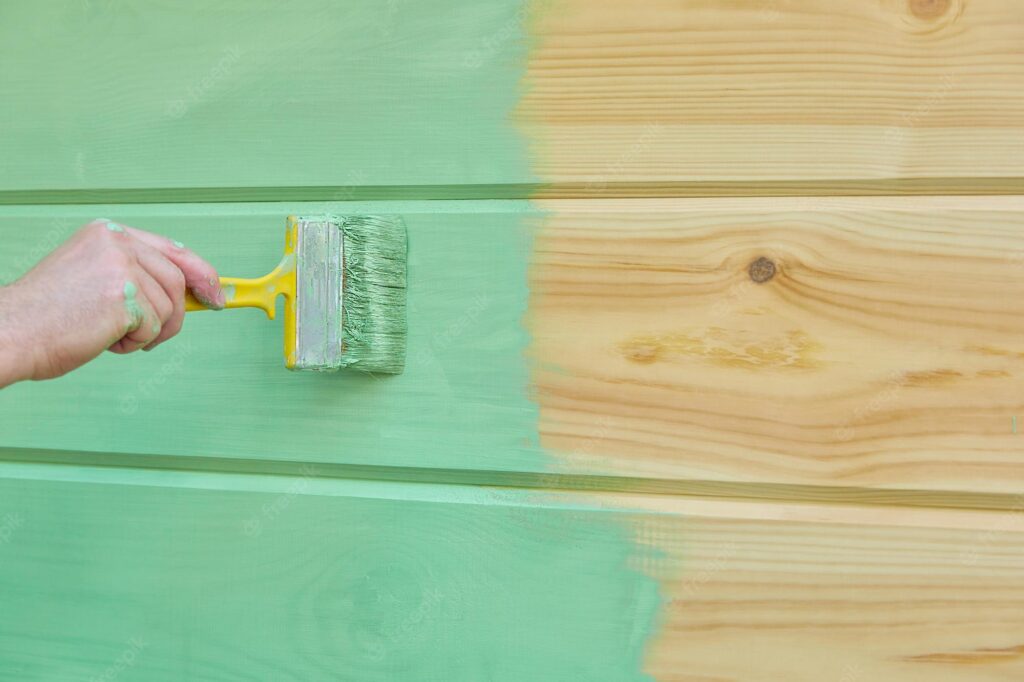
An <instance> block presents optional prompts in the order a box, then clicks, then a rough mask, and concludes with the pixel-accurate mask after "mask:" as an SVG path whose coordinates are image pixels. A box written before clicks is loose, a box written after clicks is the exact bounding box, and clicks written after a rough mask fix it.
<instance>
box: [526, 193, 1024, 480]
mask: <svg viewBox="0 0 1024 682" xmlns="http://www.w3.org/2000/svg"><path fill="white" fill-rule="evenodd" d="M546 207H547V208H548V209H549V211H550V212H549V214H548V218H547V219H546V221H545V224H544V228H543V230H542V231H541V232H540V233H539V234H538V236H537V238H536V242H535V256H534V258H535V262H534V266H533V268H532V270H531V300H530V329H531V330H532V333H533V341H532V346H531V355H532V356H533V357H534V358H536V359H537V362H536V364H535V366H534V378H533V381H534V384H535V388H536V395H537V399H538V401H539V403H540V406H541V407H540V410H541V412H540V433H541V443H542V445H543V446H544V447H546V448H547V449H549V450H551V451H554V452H557V453H559V461H560V462H561V463H562V464H563V466H564V467H565V470H567V471H579V470H591V471H592V470H602V471H614V472H618V473H621V474H623V475H630V476H636V477H657V478H666V479H677V480H693V481H719V482H743V483H749V484H752V485H755V486H756V485H763V492H764V493H765V494H768V495H771V488H772V486H773V485H775V484H798V485H804V484H807V485H814V486H834V487H836V489H837V490H838V489H839V488H841V487H856V488H862V489H875V490H883V489H915V490H932V491H945V492H943V495H945V494H947V493H950V492H951V491H983V492H988V493H1005V494H1013V493H1016V492H1019V491H1020V490H1021V489H1022V485H1024V468H1022V467H1021V454H1020V453H1021V448H1022V445H1024V440H1022V439H1024V389H1022V387H1021V375H1022V372H1024V314H1022V313H1024V308H1022V305H1024V304H1022V301H1024V202H1022V201H1021V199H1020V198H1019V197H1007V198H1002V199H999V198H964V197H960V198H958V197H948V198H920V199H911V198H903V199H900V198H891V199H888V198H879V199H847V200H827V199H822V200H819V199H798V198H797V199H777V200H776V199H711V200H689V199H683V200H662V201H654V200H652V201H640V200H621V201H618V202H616V201H590V202H587V201H580V202H573V201H565V202H558V201H555V202H551V203H550V204H546ZM939 497H941V496H939Z"/></svg>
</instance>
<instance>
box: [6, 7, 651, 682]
mask: <svg viewBox="0 0 1024 682" xmlns="http://www.w3.org/2000/svg"><path fill="white" fill-rule="evenodd" d="M528 19H529V17H528V13H526V12H525V11H524V8H523V5H521V4H520V2H519V1H518V0H498V1H496V2H487V3H480V2H476V1H471V0H419V1H417V2H412V0H386V1H385V2H380V1H379V0H352V1H350V2H345V3H337V2H329V1H328V0H301V1H300V2H293V3H280V2H243V1H242V0H234V1H231V2H218V3H198V2H195V3H191V2H190V3H150V2H141V1H138V2H136V1H132V0H86V1H81V0H74V1H72V0H66V1H60V2H58V1H56V0H49V1H41V2H37V3H22V4H15V3H6V4H3V5H2V6H0V118H2V119H3V120H4V121H5V125H4V127H3V130H0V203H6V204H11V202H22V203H28V204H30V203H37V204H38V205H34V206H32V205H16V204H15V205H6V206H4V207H3V208H0V238H2V239H3V240H4V245H5V248H4V249H2V250H0V280H2V281H7V280H10V279H13V278H14V277H16V276H18V275H20V274H21V273H22V272H23V271H24V270H25V269H27V267H29V266H30V265H31V264H32V263H33V262H34V261H35V260H38V258H39V257H41V256H42V255H44V254H45V253H46V252H47V251H48V250H49V249H51V248H53V247H54V246H55V245H56V244H58V243H59V242H60V241H62V240H63V239H65V238H66V237H67V236H68V235H69V234H70V232H71V230H72V229H73V228H74V227H75V226H76V225H78V224H80V223H82V222H85V221H87V220H89V219H92V218H95V217H96V216H97V215H105V216H109V217H110V219H111V220H115V221H117V222H118V223H123V224H128V225H134V226H137V227H141V228H143V229H149V230H152V231H155V232H160V233H163V234H167V235H169V236H171V237H173V238H174V239H178V240H181V241H182V242H183V243H186V244H188V245H189V247H190V248H193V249H195V250H196V251H197V252H199V253H200V254H202V255H204V256H206V257H207V258H209V259H210V260H211V261H212V262H213V263H214V264H215V265H217V266H218V268H219V269H220V270H221V274H222V275H227V276H243V277H244V276H255V275H261V274H265V273H266V272H267V271H269V269H270V268H271V267H273V265H274V264H276V263H277V262H278V260H279V259H280V255H281V251H282V248H283V235H284V217H285V216H286V215H288V214H291V213H342V214H343V213H346V212H369V213H378V214H387V213H391V214H399V215H401V216H402V217H403V219H404V220H405V222H406V224H407V226H408V228H409V238H410V251H409V255H410V261H409V292H410V297H409V357H408V364H407V370H406V372H405V374H403V375H401V376H399V377H393V378H392V377H388V378H377V377H367V376H362V375H359V374H354V373H343V374H338V375H331V376H317V375H304V374H296V373H290V372H288V371H286V370H285V369H284V368H283V361H282V358H281V344H282V329H281V323H280V319H279V320H278V321H277V322H274V323H271V322H268V321H267V320H266V319H265V317H264V316H263V315H262V314H261V313H259V312H258V311H251V310H249V311H246V310H243V311H230V312H226V313H220V314H217V315H213V314H206V313H199V314H195V315H191V316H190V317H189V319H188V320H187V322H186V327H185V331H184V332H183V334H182V335H181V337H180V338H178V339H175V340H174V341H172V342H170V343H168V344H164V345H163V346H161V347H160V348H159V349H157V350H156V351H154V352H153V353H136V354H133V355H130V356H126V357H122V356H113V355H109V354H108V355H106V356H104V357H102V358H101V359H100V360H98V361H97V362H95V363H92V364H90V365H89V366H87V367H85V368H83V369H81V370H80V371H78V372H75V373H73V374H72V375H69V376H67V377H64V378H62V379H60V380H57V381H54V382H49V383H46V384H20V385H17V386H14V387H11V388H9V389H5V390H4V391H2V392H0V612H2V613H3V614H4V618H3V619H0V678H5V679H18V680H82V679H86V680H93V679H95V680H105V681H106V680H113V679H124V680H129V679H139V680H180V679H224V680H227V679H275V680H276V679H281V680H288V679H295V680H317V679H341V680H359V681H363V680H371V681H372V680H445V681H446V682H447V681H449V680H452V681H454V682H459V681H461V680H466V681H467V682H468V681H474V682H475V681H477V680H568V679H588V680H609V681H611V680H616V681H618V680H626V681H629V680H635V679H643V675H642V673H641V672H640V670H641V669H642V657H643V654H644V650H645V647H646V645H647V643H648V641H649V640H650V638H651V637H652V631H653V628H654V624H655V619H656V611H657V607H658V596H657V594H658V589H657V583H656V582H655V581H654V580H652V579H651V578H649V577H647V576H646V575H645V573H644V572H643V571H642V570H638V568H637V567H638V566H642V565H643V564H644V563H645V562H646V561H647V560H648V559H649V557H647V556H646V552H645V551H644V550H642V549H641V548H640V546H638V545H637V544H636V543H635V541H634V537H635V533H636V532H637V529H636V527H635V526H634V520H635V519H636V518H637V517H636V516H634V515H632V514H629V513H627V512H625V511H622V510H619V511H614V512H613V511H607V510H606V509H605V508H604V504H605V502H604V501H602V502H596V501H593V500H586V499H584V498H582V497H580V496H579V495H576V496H574V497H573V500H575V501H574V502H565V503H560V502H559V503H556V502H552V501H551V499H552V498H551V496H549V495H547V494H542V493H540V492H537V491H532V492H526V491H514V490H508V491H501V490H498V489H494V488H490V487H487V486H488V483H489V482H490V483H493V481H488V480H487V479H486V473H487V472H495V473H496V476H500V473H499V472H506V474H507V475H508V476H513V475H514V474H515V473H516V472H532V473H540V472H546V471H549V470H550V469H551V468H552V464H553V462H552V460H551V456H550V455H549V454H548V453H545V452H544V451H543V450H542V449H541V448H540V446H539V444H538V442H537V439H538V436H537V420H538V413H537V406H536V405H535V403H534V402H533V401H532V400H531V395H530V392H531V388H530V381H529V362H528V359H527V357H526V356H525V353H526V349H527V347H528V344H529V338H528V332H527V330H526V329H525V328H524V321H523V320H524V316H525V315H526V314H527V300H528V298H527V297H528V268H529V264H530V261H531V242H532V238H533V234H534V232H535V231H536V230H537V229H539V226H540V224H541V223H542V221H543V216H542V215H541V214H540V213H539V212H538V211H537V210H535V209H534V208H533V207H531V206H530V204H529V203H528V202H525V201H495V200H492V201H409V199H410V198H413V197H422V198H443V197H455V196H457V197H466V196H473V197H480V198H491V199H494V198H496V197H503V196H506V197H507V196H522V195H523V192H524V191H525V190H524V188H526V189H529V188H533V187H536V186H537V185H536V182H537V181H536V179H535V178H534V177H533V175H532V173H531V172H530V168H529V164H528V158H527V152H526V144H525V141H524V140H522V139H520V137H519V136H518V134H517V133H516V131H515V128H514V126H513V125H512V124H511V123H510V113H511V112H512V110H513V109H514V107H515V105H516V103H517V101H518V98H519V97H520V78H521V74H522V68H523V62H524V59H525V56H526V51H527V49H528V46H529V38H528V37H527V36H526V35H525V32H526V31H525V29H526V24H527V23H528ZM304 188H305V189H304ZM308 188H318V192H317V193H316V197H317V198H318V199H323V200H324V201H325V202H326V203H299V202H297V201H293V200H294V199H300V198H302V197H304V196H308V193H307V192H306V189H308ZM324 188H329V190H330V193H329V194H328V195H326V196H325V195H324V194H323V191H324ZM71 197H82V201H83V202H84V203H92V204H96V202H97V197H107V198H108V200H109V201H110V202H111V203H110V204H109V205H92V206H82V205H68V203H67V202H68V200H69V198H71ZM153 197H160V198H161V200H163V201H166V202H168V203H166V204H144V203H138V202H139V201H140V200H148V201H152V200H153ZM231 197H236V198H237V197H249V198H253V199H258V200H263V201H268V202H273V201H278V202H282V203H261V204H199V203H189V202H198V201H203V200H210V201H223V200H225V199H230V198H231ZM366 197H374V198H380V197H385V198H387V199H388V200H389V201H374V202H371V203H361V204H360V203H342V202H344V201H347V200H350V199H357V198H366ZM43 201H46V202H51V203H52V204H62V205H61V206H56V205H43V204H40V203H39V202H43ZM128 203H131V204H132V205H127V204H128ZM35 449H42V450H49V451H51V452H53V451H66V452H64V453H62V454H70V453H82V458H83V461H91V462H93V463H111V462H109V461H108V460H107V459H105V458H110V457H114V456H117V455H118V454H119V453H127V456H129V457H130V460H131V461H129V462H124V461H120V462H119V463H118V465H117V466H110V467H97V468H89V467H83V466H75V465H74V464H69V463H64V464H60V465H43V464H28V463H14V462H9V461H8V462H3V460H4V459H5V457H6V458H8V459H12V458H13V456H12V455H11V453H22V454H24V453H30V452H31V451H33V450H35ZM147 456H152V457H153V459H154V461H157V460H158V461H159V462H164V461H167V459H168V458H176V459H175V460H174V461H176V462H183V461H184V462H195V463H196V466H195V469H196V470H190V467H189V465H188V464H184V465H181V466H178V467H177V470H161V469H159V468H146V467H147V465H145V464H143V462H144V461H147ZM214 461H229V462H235V461H237V462H239V463H240V464H244V465H245V467H244V468H243V469H242V470H241V471H246V472H248V473H227V472H221V473H215V472H209V471H205V472H204V471H199V469H202V468H203V465H204V464H205V463H209V462H214ZM281 461H286V462H295V463H296V464H291V465H290V466H291V467H293V468H294V467H302V466H303V465H301V464H297V463H301V462H324V463H329V464H330V465H333V466H334V467H335V468H334V469H332V470H331V471H333V472H334V475H332V476H328V475H322V476H321V475H318V474H315V473H308V474H303V473H301V472H302V471H305V469H300V473H299V474H298V475H293V476H276V475H266V474H260V475H253V474H254V473H256V472H259V471H260V467H259V466H255V465H252V463H256V464H257V465H258V464H261V463H265V464H267V465H268V467H270V468H273V466H281V464H280V462H281ZM133 462H135V463H134V464H133ZM275 463H276V464H275ZM157 466H159V464H158V465H157ZM344 467H350V470H351V471H371V470H372V469H373V468H375V467H376V468H378V470H379V469H380V468H388V469H391V470H394V471H396V472H402V477H403V479H405V480H401V481H399V480H392V481H387V482H385V481H374V480H363V481H356V480H347V479H346V478H344V477H343V476H344V473H343V472H344V471H345V469H344ZM360 467H361V468H360ZM460 470H461V471H465V472H466V473H467V474H471V476H472V478H473V482H474V485H468V486H452V485H443V484H440V483H437V482H431V481H437V480H440V477H435V476H434V475H433V473H432V472H434V471H437V472H442V471H444V472H449V473H450V472H452V471H460ZM310 471H314V470H310ZM291 473H293V474H294V473H295V472H294V471H291ZM481 475H483V476H485V478H484V479H483V480H480V476H481ZM416 481H421V482H416Z"/></svg>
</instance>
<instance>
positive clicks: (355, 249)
mask: <svg viewBox="0 0 1024 682" xmlns="http://www.w3.org/2000/svg"><path fill="white" fill-rule="evenodd" d="M406 250H407V237H406V230H405V224H404V223H403V222H402V220H401V219H400V218H398V217H397V216H356V215H346V216H335V215H319V216H307V217H297V216H289V218H288V222H287V231H286V235H285V253H284V258H283V259H282V260H281V262H280V264H278V266H277V267H276V268H274V270H273V271H272V272H271V273H270V274H268V275H266V276H264V277H260V278H258V279H237V278H232V277H222V278H221V279H220V283H221V286H222V287H223V289H224V298H225V301H226V306H225V307H227V308H260V309H261V310H263V311H264V312H266V313H267V317H269V318H270V319H274V315H275V312H276V302H277V297H278V296H284V297H285V306H284V310H285V320H284V357H285V366H286V367H288V369H295V370H310V371H317V372H324V371H334V370H338V369H342V368H351V369H356V370H360V371H363V372H380V373H384V374H399V373H401V372H402V370H403V369H404V367H405V343H406V321H405V301H406ZM185 308H186V310H189V311H195V310H208V309H209V308H208V307H207V306H205V305H204V304H203V303H201V302H199V301H198V300H197V299H196V298H195V297H193V296H192V294H191V293H189V294H188V295H187V296H186V305H185Z"/></svg>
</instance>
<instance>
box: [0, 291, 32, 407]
mask: <svg viewBox="0 0 1024 682" xmlns="http://www.w3.org/2000/svg"><path fill="white" fill-rule="evenodd" d="M21 310H22V307H21V306H20V305H19V304H18V290H17V284H9V285H7V286H4V287H0V388H3V387H4V386H8V385H10V384H13V383H16V382H19V381H25V380H28V379H31V378H32V376H33V352H32V347H31V344H30V343H29V340H28V338H26V334H25V333H24V332H25V329H24V319H23V317H22V315H20V314H19V312H20V311H21Z"/></svg>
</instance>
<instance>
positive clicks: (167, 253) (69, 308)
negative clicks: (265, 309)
mask: <svg viewBox="0 0 1024 682" xmlns="http://www.w3.org/2000/svg"><path fill="white" fill-rule="evenodd" d="M186 289H188V290H191V291H192V293H193V295H194V296H195V297H196V298H197V299H199V300H200V301H202V302H203V303H204V304H205V305H207V306H209V307H211V308H215V309H220V308H223V307H224V294H223V292H222V291H221V288H220V283H219V281H218V278H217V271H216V270H215V269H214V268H213V266H212V265H210V264H209V263H207V262H206V261H205V260H203V259H202V258H200V257H199V256H197V255H196V254H194V253H193V252H192V251H190V250H188V249H186V248H185V247H184V246H183V245H182V244H180V243H179V242H174V241H171V240H170V239H167V238H165V237H161V236H158V235H155V234H152V233H149V232H145V231H143V230H138V229H135V228H132V227H128V226H127V225H121V224H119V223H115V222H112V221H109V220H104V219H97V220H94V221H92V222H91V223H89V224H88V225H85V226H84V227H82V228H81V229H80V230H79V231H78V232H76V233H75V234H74V235H73V236H72V237H71V238H70V239H69V240H68V241H67V242H65V243H64V244H62V245H61V246H59V247H58V248H57V249H56V250H55V251H53V252H52V253H50V254H49V255H48V256H47V257H46V258H44V259H43V260H42V261H40V262H39V264H38V265H36V266H35V267H34V268H33V269H32V270H30V271H29V272H28V274H26V275H25V276H24V277H22V278H21V279H20V280H18V281H17V282H15V283H14V284H11V285H9V286H7V287H3V288H0V387H2V386H5V385H7V384H10V383H13V382H15V381H21V380H26V379H32V380H39V379H50V378H53V377H58V376H61V375H62V374H65V373H67V372H70V371H71V370H73V369H75V368H77V367H80V366H81V365H83V364H85V363H87V362H89V361H90V360H92V359H93V358H95V357H96V356H98V355H99V354H100V353H102V352H103V351H104V350H110V351H112V352H114V353H131V352H134V351H136V350H139V349H142V350H152V349H153V348H155V347H156V346H158V345H159V344H161V343H163V342H164V341H166V340H167V339H169V338H171V337H172V336H174V335H175V334H177V333H178V332H179V331H180V330H181V325H182V322H183V319H184V316H185V291H186Z"/></svg>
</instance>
